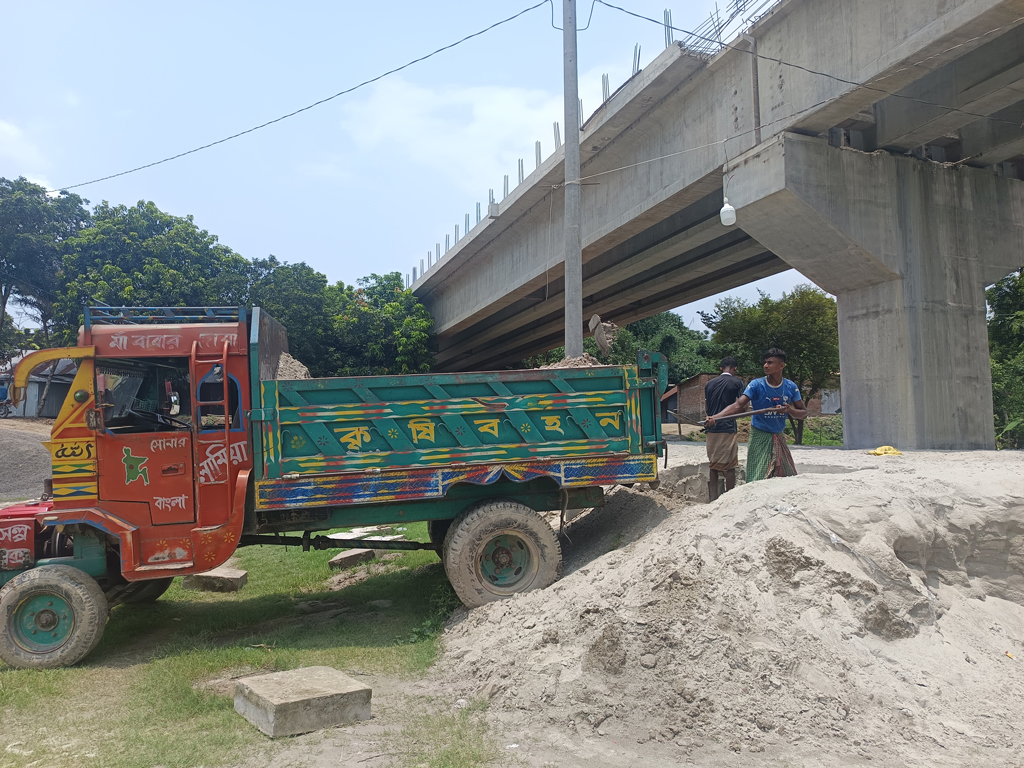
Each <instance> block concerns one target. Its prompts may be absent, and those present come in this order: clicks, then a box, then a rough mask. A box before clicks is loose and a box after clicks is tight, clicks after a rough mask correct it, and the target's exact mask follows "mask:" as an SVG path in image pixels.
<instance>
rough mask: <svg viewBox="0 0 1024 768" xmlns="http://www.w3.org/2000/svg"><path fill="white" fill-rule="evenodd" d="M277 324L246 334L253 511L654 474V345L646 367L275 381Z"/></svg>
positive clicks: (657, 388)
mask: <svg viewBox="0 0 1024 768" xmlns="http://www.w3.org/2000/svg"><path fill="white" fill-rule="evenodd" d="M257 312H258V311H257ZM274 325H276V324H275V323H274V321H272V320H271V319H270V318H269V317H268V316H266V315H265V314H264V315H262V317H261V316H259V315H258V314H257V315H256V316H254V318H253V326H252V328H253V331H252V338H251V340H250V355H251V358H252V367H253V374H254V375H253V387H254V391H253V412H252V421H253V422H254V423H253V438H254V439H253V452H254V457H253V458H254V463H255V472H256V507H257V508H264V509H285V508H289V507H295V506H334V505H338V504H342V503H345V504H351V503H367V502H370V503H373V502H386V501H395V500H402V499H417V498H419V499H422V498H430V497H437V496H439V495H440V496H443V495H444V493H445V492H446V491H447V489H448V488H449V487H451V486H452V485H456V484H459V483H462V482H469V483H475V484H486V483H488V482H494V479H490V478H492V477H495V478H496V477H497V476H499V475H500V476H502V477H504V478H508V479H513V480H516V481H518V482H525V481H528V480H529V479H532V478H533V477H536V476H547V477H553V478H555V479H556V481H557V482H558V484H559V486H561V487H563V488H566V487H574V486H575V487H583V486H586V485H608V484H612V483H615V482H638V481H641V480H652V479H654V477H655V476H656V473H655V470H654V467H655V465H656V461H657V457H658V456H660V455H661V451H662V446H661V440H662V437H661V423H660V419H659V412H658V408H659V402H660V397H661V393H662V391H663V390H664V389H665V387H666V386H667V367H666V364H665V362H664V360H663V359H662V357H661V356H660V355H658V354H656V353H647V352H644V353H641V354H640V355H639V356H638V365H637V367H633V366H599V367H590V368H553V369H534V370H515V371H490V372H483V373H439V374H425V375H408V376H366V377H345V378H330V379H297V380H277V379H276V378H275V375H276V360H277V357H278V356H279V355H280V352H281V351H286V350H285V349H282V342H283V337H282V336H281V335H280V334H278V333H277V332H276V329H275V328H274ZM261 337H262V338H261ZM283 343H284V344H286V342H283ZM261 344H262V345H263V347H262V348H261Z"/></svg>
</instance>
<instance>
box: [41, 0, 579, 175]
mask: <svg viewBox="0 0 1024 768" xmlns="http://www.w3.org/2000/svg"><path fill="white" fill-rule="evenodd" d="M550 2H552V0H541V2H539V3H537V4H535V5H531V6H530V7H529V8H524V9H523V10H521V11H519V13H516V14H513V15H512V16H509V17H508V18H506V19H502V20H501V21H496V22H495V23H493V24H491V25H490V26H488V27H485V28H484V29H481V30H480V31H478V32H474V33H472V34H470V35H466V36H465V37H463V38H461V39H460V40H456V41H455V42H454V43H449V44H448V45H444V46H441V47H440V48H437V49H436V50H433V51H431V52H430V53H428V54H426V55H424V56H420V57H419V58H416V59H413V60H412V61H409V62H407V63H405V64H402V65H401V66H400V67H395V68H393V69H389V70H388V71H387V72H383V73H382V74H379V75H377V76H376V77H371V78H369V79H367V80H363V81H362V82H361V83H358V84H356V85H353V86H352V87H351V88H346V89H345V90H343V91H338V92H337V93H335V94H334V95H333V96H328V97H326V98H323V99H320V100H318V101H314V102H313V103H312V104H308V105H307V106H305V107H301V108H300V109H296V110H294V111H292V112H289V113H288V114H285V115H281V116H280V117H275V118H274V119H273V120H267V121H266V122H265V123H260V124H259V125H255V126H253V127H252V128H247V129H246V130H244V131H239V132H238V133H233V134H231V135H230V136H225V137H224V138H222V139H218V140H217V141H211V142H209V143H208V144H203V145H202V146H201V147H195V148H194V149H189V150H187V151H185V152H179V153H178V154H176V155H171V156H170V157H165V158H163V159H162V160H156V161H154V162H152V163H146V164H145V165H140V166H137V167H135V168H131V169H129V170H127V171H121V172H120V173H112V174H110V175H108V176H101V177H99V178H97V179H92V180H91V181H83V182H80V183H78V184H71V185H69V186H66V187H59V188H58V189H60V190H67V189H76V188H78V187H85V186H88V185H89V184H96V183H98V182H100V181H108V180H109V179H116V178H118V177H119V176H127V175H128V174H130V173H136V172H138V171H142V170H145V169H147V168H152V167H154V166H157V165H163V164H164V163H169V162H171V161H172V160H177V159H179V158H182V157H186V156H188V155H194V154H195V153H196V152H202V151H203V150H204V149H209V148H210V147H216V146H217V145H218V144H224V143H226V142H228V141H232V140H233V139H237V138H239V137H241V136H246V135H248V134H250V133H254V132H255V131H258V130H261V129H263V128H266V127H268V126H271V125H274V124H275V123H280V122H281V121H283V120H287V119H288V118H290V117H295V116H296V115H299V114H302V113H303V112H308V111H309V110H311V109H313V108H315V107H319V106H320V105H321V104H326V103H327V102H329V101H333V100H334V99H337V98H338V97H340V96H345V95H347V94H349V93H352V92H354V91H358V90H359V89H360V88H365V87H366V86H368V85H372V84H373V83H376V82H377V81H378V80H383V79H384V78H385V77H388V76H389V75H393V74H395V73H397V72H401V71H402V70H403V69H408V68H409V67H411V66H413V65H414V64H419V63H420V62H423V61H426V60H427V59H430V58H433V57H434V56H437V55H438V54H439V53H444V52H445V51H448V50H451V49H452V48H455V47H456V46H458V45H462V44H463V43H465V42H467V41H469V40H472V39H473V38H475V37H480V36H481V35H483V34H486V33H487V32H490V31H491V30H492V29H495V28H497V27H500V26H502V25H503V24H508V23H509V22H511V21H515V20H516V19H518V18H519V17H520V16H524V15H525V14H527V13H529V12H530V11H533V10H536V9H537V8H540V7H541V6H542V5H546V4H547V3H550ZM591 11H593V8H591ZM49 191H51V192H54V191H57V190H49Z"/></svg>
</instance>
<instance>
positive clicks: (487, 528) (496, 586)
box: [441, 500, 562, 608]
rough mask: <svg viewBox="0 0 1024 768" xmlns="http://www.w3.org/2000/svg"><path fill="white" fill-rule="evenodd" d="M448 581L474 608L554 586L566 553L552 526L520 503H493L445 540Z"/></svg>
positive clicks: (469, 513)
mask: <svg viewBox="0 0 1024 768" xmlns="http://www.w3.org/2000/svg"><path fill="white" fill-rule="evenodd" d="M441 559H442V560H443V562H444V570H445V573H447V574H448V581H450V582H451V585H452V588H453V589H454V590H455V594H457V595H458V596H459V599H460V600H462V602H463V604H464V605H466V606H467V607H468V608H476V607H477V606H480V605H484V604H486V603H490V602H493V601H495V600H502V599H504V598H506V597H510V596H512V595H514V594H518V593H520V592H527V591H529V590H531V589H544V588H545V587H547V586H550V585H551V584H552V583H553V582H554V581H555V580H556V579H557V578H558V577H559V576H560V575H561V573H562V549H561V547H560V546H559V544H558V537H557V536H556V535H555V532H554V530H553V529H552V528H551V526H550V525H549V524H548V522H547V521H546V520H545V519H544V518H543V517H541V515H539V514H538V513H537V512H535V511H533V510H532V509H530V508H529V507H526V506H523V505H522V504H517V503H515V502H514V501H506V500H495V501H487V502H483V503H482V504H479V505H477V506H475V507H471V508H470V509H468V510H466V511H465V512H463V513H462V514H461V515H459V517H457V518H456V519H455V521H454V522H453V523H452V525H451V527H450V528H449V529H448V534H447V536H445V540H444V550H443V553H442V558H441Z"/></svg>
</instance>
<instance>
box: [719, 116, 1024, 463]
mask: <svg viewBox="0 0 1024 768" xmlns="http://www.w3.org/2000/svg"><path fill="white" fill-rule="evenodd" d="M725 193H726V195H728V197H729V200H730V202H732V203H733V204H734V205H735V206H736V208H737V216H738V221H737V224H738V226H740V227H742V228H743V230H744V231H746V232H747V233H748V234H749V235H751V236H752V237H753V238H754V239H756V240H757V241H759V242H760V243H761V244H762V245H764V246H765V247H767V248H769V249H771V250H772V251H773V252H774V253H775V254H776V255H778V256H779V257H780V258H782V259H783V260H784V261H786V262H787V263H788V264H789V265H790V266H792V267H793V268H795V269H797V270H799V271H800V272H801V273H803V274H804V275H806V276H807V277H808V278H810V279H811V280H813V281H814V282H815V283H816V284H817V285H819V286H821V287H822V288H823V289H825V290H826V291H828V292H830V293H833V294H835V295H836V297H837V301H838V309H839V346H840V366H841V373H842V392H843V395H842V396H843V431H844V435H845V439H846V446H847V447H850V448H867V447H876V446H878V445H895V446H897V447H901V448H920V449H959V450H962V449H974V448H993V447H994V444H995V436H994V429H993V421H992V387H991V372H990V365H989V354H988V335H987V329H986V322H985V295H984V289H985V286H987V285H990V284H991V283H993V282H995V281H996V280H998V279H999V278H1001V277H1003V276H1004V275H1006V274H1008V273H1009V272H1011V271H1012V270H1014V269H1016V268H1018V267H1020V266H1021V264H1022V263H1024V182H1021V181H1018V180H1014V179H1008V178H1005V177H999V176H996V175H995V174H993V173H991V172H988V171H983V170H978V169H974V168H965V167H953V166H947V165H941V164H937V163H930V162H926V161H921V160H917V159H914V158H911V157H906V156H897V155H891V154H887V153H883V152H876V153H872V154H866V153H863V152H857V151H854V150H849V149H837V148H833V147H829V146H828V144H827V143H826V142H824V141H823V140H820V139H816V138H809V137H805V136H799V135H795V134H783V135H781V136H779V137H776V138H775V139H772V140H771V141H769V142H766V143H765V144H762V145H761V146H759V147H756V148H754V149H752V150H751V151H749V152H747V153H746V154H745V155H743V156H741V157H739V158H737V159H736V160H735V161H733V162H732V163H730V166H729V169H728V176H727V179H726V189H725Z"/></svg>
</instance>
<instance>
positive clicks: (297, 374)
mask: <svg viewBox="0 0 1024 768" xmlns="http://www.w3.org/2000/svg"><path fill="white" fill-rule="evenodd" d="M277 378H278V379H308V378H310V376H309V368H307V367H306V366H304V365H303V364H302V363H300V362H299V361H298V360H296V359H295V358H294V357H292V356H291V355H289V354H288V353H287V352H282V353H281V356H280V357H279V358H277Z"/></svg>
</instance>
